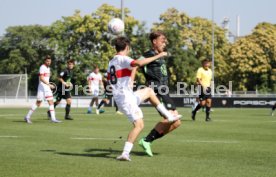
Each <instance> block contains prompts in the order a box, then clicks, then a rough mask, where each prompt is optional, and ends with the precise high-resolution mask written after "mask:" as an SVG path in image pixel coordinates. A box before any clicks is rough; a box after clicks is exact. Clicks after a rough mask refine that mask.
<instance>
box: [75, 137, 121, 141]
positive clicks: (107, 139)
mask: <svg viewBox="0 0 276 177" xmlns="http://www.w3.org/2000/svg"><path fill="white" fill-rule="evenodd" d="M70 139H72V140H104V141H115V140H121V139H119V138H81V137H79V138H70Z"/></svg>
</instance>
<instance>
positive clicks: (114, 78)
mask: <svg viewBox="0 0 276 177" xmlns="http://www.w3.org/2000/svg"><path fill="white" fill-rule="evenodd" d="M117 80H118V79H117V76H116V69H115V66H114V65H112V66H111V67H110V83H111V84H113V85H114V84H117Z"/></svg>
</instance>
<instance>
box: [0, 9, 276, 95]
mask: <svg viewBox="0 0 276 177" xmlns="http://www.w3.org/2000/svg"><path fill="white" fill-rule="evenodd" d="M129 13H130V11H129V10H128V9H125V35H126V36H127V37H129V38H130V39H131V43H132V54H131V57H133V58H134V59H137V58H139V57H140V56H141V55H142V54H143V53H144V52H145V51H147V50H149V49H150V47H151V44H150V41H149V39H148V33H149V32H148V30H147V29H146V27H145V23H141V22H139V21H138V20H136V19H134V18H133V17H132V16H130V15H129ZM120 15H121V10H120V9H119V8H115V7H113V6H111V5H108V4H103V5H102V6H101V7H99V8H98V9H97V10H96V11H95V12H92V13H91V14H88V15H81V12H80V11H79V10H76V11H75V13H74V14H73V15H72V16H67V17H62V18H61V19H60V20H57V21H55V22H54V23H53V24H52V25H50V26H39V25H30V26H15V27H9V28H8V29H7V31H6V34H5V35H4V36H3V37H2V38H1V39H0V73H24V72H25V71H27V72H28V74H29V85H30V90H31V91H33V92H35V90H36V87H37V82H38V78H37V72H38V68H39V66H40V65H41V64H42V59H43V57H44V56H45V55H51V56H52V59H53V62H52V67H51V69H52V73H53V75H52V80H53V81H54V82H57V73H58V72H59V71H60V70H61V69H62V68H64V67H65V64H66V60H67V59H69V58H74V59H75V60H76V68H75V73H76V81H77V82H76V84H78V85H85V84H86V77H87V75H88V73H89V72H90V71H91V70H93V67H94V66H95V65H98V66H99V67H100V69H101V71H105V70H106V68H107V65H108V62H109V60H110V58H112V57H113V55H114V53H115V50H114V48H113V46H112V40H113V39H114V38H115V37H116V36H113V35H111V34H110V33H108V31H107V24H108V22H109V20H110V19H112V18H114V17H120ZM151 30H163V31H164V32H165V34H166V35H167V37H168V42H169V44H168V51H169V52H170V53H171V54H172V56H171V57H170V58H169V59H168V60H167V65H168V71H169V74H170V87H171V89H174V88H175V87H176V83H177V82H186V83H188V84H193V83H194V82H195V73H196V70H197V68H198V67H199V66H200V60H202V59H205V58H209V59H211V58H212V22H211V21H210V20H207V19H204V18H200V17H190V16H188V15H187V14H186V13H184V12H180V11H178V10H176V9H175V8H170V9H168V10H167V11H165V12H164V13H162V14H161V15H160V22H159V23H155V24H154V26H153V28H152V29H151ZM214 34H215V41H214V42H215V43H214V47H215V55H214V56H215V82H216V84H227V83H228V81H231V80H232V81H233V84H234V90H255V89H259V90H262V91H275V90H276V84H275V81H276V25H275V24H270V23H265V22H264V23H260V24H258V25H257V26H256V27H255V28H254V30H253V32H252V34H250V35H249V36H245V37H241V38H239V39H238V40H236V41H235V42H234V43H233V44H231V43H230V42H229V41H228V40H227V38H226V37H225V30H223V29H222V28H221V27H219V26H217V25H216V24H215V31H214ZM136 78H137V81H138V84H141V83H144V82H145V78H144V76H143V74H142V73H140V72H139V73H138V74H137V77H136Z"/></svg>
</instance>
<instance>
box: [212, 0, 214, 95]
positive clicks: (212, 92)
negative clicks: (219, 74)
mask: <svg viewBox="0 0 276 177" xmlns="http://www.w3.org/2000/svg"><path fill="white" fill-rule="evenodd" d="M214 5H215V2H214V0H212V73H213V74H212V81H213V84H212V87H213V89H212V95H214V92H215V24H214V23H215V21H214V18H215V13H214V10H215V9H214Z"/></svg>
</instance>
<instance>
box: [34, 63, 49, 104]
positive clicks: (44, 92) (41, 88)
mask: <svg viewBox="0 0 276 177" xmlns="http://www.w3.org/2000/svg"><path fill="white" fill-rule="evenodd" d="M39 76H44V80H45V81H46V82H47V83H49V81H50V76H51V72H50V68H49V67H47V66H46V65H44V64H43V65H41V66H40V68H39ZM43 99H46V100H52V99H53V93H52V91H51V89H50V87H49V86H48V85H46V84H45V83H43V82H42V81H41V80H40V77H39V84H38V89H37V100H40V101H42V100H43Z"/></svg>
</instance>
